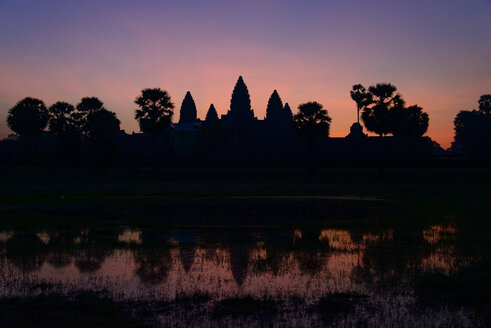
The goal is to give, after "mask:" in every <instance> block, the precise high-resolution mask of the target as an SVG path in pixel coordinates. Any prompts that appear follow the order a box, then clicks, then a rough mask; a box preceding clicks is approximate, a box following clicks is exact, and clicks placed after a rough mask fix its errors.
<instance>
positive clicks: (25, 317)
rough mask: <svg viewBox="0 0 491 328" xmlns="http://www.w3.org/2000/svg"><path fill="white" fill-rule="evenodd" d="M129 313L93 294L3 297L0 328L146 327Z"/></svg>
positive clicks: (108, 300)
mask: <svg viewBox="0 0 491 328" xmlns="http://www.w3.org/2000/svg"><path fill="white" fill-rule="evenodd" d="M128 312H129V311H128V310H127V309H125V308H124V307H123V306H122V305H121V304H118V303H115V302H113V301H112V300H111V299H109V298H107V297H104V296H99V295H96V294H92V293H85V294H80V295H77V296H74V297H67V296H61V295H57V294H52V295H40V296H32V297H23V298H17V297H16V298H3V299H0V327H12V328H15V327H23V328H25V327H37V328H38V327H39V328H44V327H49V328H56V327H60V328H61V327H122V328H130V327H131V328H133V327H147V325H146V324H144V323H142V322H141V321H138V320H136V319H135V318H133V317H131V316H130V315H129V314H128ZM148 327H149V326H148Z"/></svg>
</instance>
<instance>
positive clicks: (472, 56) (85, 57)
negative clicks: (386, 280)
mask: <svg viewBox="0 0 491 328" xmlns="http://www.w3.org/2000/svg"><path fill="white" fill-rule="evenodd" d="M239 75H242V76H243V77H244V80H245V82H246V84H247V86H248V88H249V92H250V93H251V100H252V105H253V108H254V111H255V114H256V116H257V117H258V118H260V119H262V118H263V117H264V115H265V111H266V104H267V101H268V98H269V96H270V95H271V93H272V91H273V90H274V89H277V90H278V92H279V94H280V96H281V98H282V100H283V102H289V103H290V105H291V107H292V109H294V112H295V111H296V107H297V106H298V105H299V104H300V103H302V102H306V101H310V100H316V101H318V102H320V103H322V104H323V105H324V106H325V107H326V108H327V109H328V111H329V115H330V116H331V117H332V118H333V123H332V127H331V136H345V135H346V134H347V133H348V132H349V127H350V125H351V124H352V123H353V122H354V120H355V119H356V110H355V105H354V103H353V102H352V101H351V99H350V96H349V91H350V89H351V86H352V85H353V84H355V83H362V84H364V85H365V86H369V85H372V84H375V83H377V82H391V83H393V84H395V85H396V86H397V87H398V89H399V91H400V93H401V94H402V95H403V97H404V98H405V100H406V101H407V103H408V104H409V105H411V104H418V105H419V106H422V107H423V108H424V109H425V110H426V111H427V112H428V113H429V114H430V128H429V131H428V135H429V136H431V137H432V138H433V139H435V140H436V141H438V142H439V143H440V144H441V145H442V146H443V147H448V146H449V145H450V143H451V141H452V138H453V118H454V117H455V115H456V114H457V113H458V111H459V110H462V109H472V108H476V107H477V100H478V99H479V97H480V96H481V95H482V94H487V93H491V1H490V0H468V1H462V0H424V1H420V0H413V1H397V0H390V1H389V0H387V1H379V0H372V1H366V0H344V1H327V0H302V1H299V0H295V1H290V0H281V1H280V0H271V1H266V0H263V1H246V0H244V1H242V2H238V1H230V0H228V1H225V0H223V1H218V0H213V1H207V0H196V1H191V0H173V1H170V0H169V1H166V0H160V1H157V0H141V1H134V0H131V1H130V0H97V1H89V0H84V1H78V0H42V1H41V0H0V137H2V138H3V137H5V136H7V134H8V133H10V131H9V129H8V127H7V126H6V123H5V119H6V115H7V111H8V109H9V108H11V107H12V106H13V105H15V103H16V102H17V101H19V100H20V99H21V98H23V97H25V96H33V97H37V98H40V99H43V100H44V101H45V102H46V104H47V105H50V104H52V103H54V102H55V101H57V100H64V101H68V102H71V103H73V104H76V103H77V102H78V101H79V100H80V98H82V97H84V96H97V97H99V98H100V99H101V100H102V101H104V103H105V104H106V107H107V108H108V109H110V110H112V111H115V112H116V113H117V115H118V117H119V119H120V120H121V123H122V128H123V129H125V130H126V131H127V132H131V131H138V130H139V129H138V125H137V123H136V121H135V120H134V119H133V115H134V110H135V108H136V106H135V105H134V104H133V100H134V98H135V97H136V96H137V95H138V93H139V92H140V90H141V89H142V88H146V87H160V88H163V89H166V90H167V91H169V93H170V95H171V97H172V99H173V101H174V103H175V104H176V114H177V115H176V116H175V119H174V120H175V121H177V119H178V112H179V107H180V104H181V102H182V99H183V98H184V95H185V93H186V91H187V90H190V91H191V93H192V95H193V97H194V100H195V101H196V105H197V107H198V116H199V117H200V118H204V116H205V115H206V111H207V109H208V107H209V105H210V103H214V104H215V107H216V108H217V111H218V113H219V114H224V113H226V111H227V109H228V106H229V105H230V96H231V93H232V89H233V87H234V84H235V82H236V80H237V78H238V76H239Z"/></svg>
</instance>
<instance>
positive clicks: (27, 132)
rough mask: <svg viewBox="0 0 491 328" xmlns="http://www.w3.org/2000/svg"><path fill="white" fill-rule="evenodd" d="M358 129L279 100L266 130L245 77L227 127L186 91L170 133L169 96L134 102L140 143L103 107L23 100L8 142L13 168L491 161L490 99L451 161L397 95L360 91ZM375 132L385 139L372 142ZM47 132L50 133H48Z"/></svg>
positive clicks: (424, 120)
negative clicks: (334, 127) (334, 133)
mask: <svg viewBox="0 0 491 328" xmlns="http://www.w3.org/2000/svg"><path fill="white" fill-rule="evenodd" d="M350 95H351V98H352V99H353V100H354V102H355V103H356V109H357V122H356V123H354V124H353V125H352V127H351V131H350V133H349V134H348V135H347V136H346V137H345V138H330V137H329V131H330V125H331V123H332V120H331V118H330V117H329V115H328V111H327V110H326V109H325V108H324V106H323V105H322V104H319V103H318V102H316V101H309V102H306V103H303V104H300V105H299V106H298V111H297V113H296V114H293V113H292V110H291V108H290V106H289V105H288V103H285V104H283V102H282V100H281V98H280V96H279V94H278V92H277V91H276V90H274V92H273V93H272V95H271V97H270V99H269V101H268V105H267V108H266V117H265V118H264V120H258V119H257V118H256V117H255V115H254V110H253V109H252V107H251V100H250V95H249V91H248V89H247V86H246V84H245V83H244V80H243V79H242V77H239V79H238V81H237V83H236V85H235V87H234V89H233V92H232V97H231V102H230V109H229V110H228V112H227V114H225V115H221V117H219V115H218V113H217V110H216V108H215V107H214V105H213V104H211V105H210V107H209V109H208V112H207V114H206V118H205V119H204V120H200V119H198V118H197V109H196V104H195V102H194V99H193V97H192V95H191V93H190V92H189V91H188V92H187V93H186V95H185V97H184V100H183V101H182V104H181V107H180V116H179V122H178V123H172V119H173V116H174V108H175V106H174V103H173V102H172V100H171V97H170V95H169V94H168V92H167V91H165V90H162V89H160V88H147V89H143V90H142V91H141V93H140V95H138V96H137V98H136V99H135V105H136V106H137V108H136V110H135V119H136V120H137V121H138V123H139V126H140V130H141V133H133V134H131V135H130V134H126V133H125V132H124V131H122V130H120V121H119V120H118V118H117V116H116V113H114V112H112V111H109V110H107V109H106V108H105V107H104V104H103V102H102V101H101V100H100V99H98V98H95V97H85V98H82V99H81V101H80V102H79V103H78V104H77V105H76V106H74V105H72V104H69V103H66V102H62V101H59V102H56V103H55V104H53V105H51V106H49V107H47V106H46V105H45V104H44V102H43V101H42V100H39V99H35V98H30V97H27V98H24V99H22V100H21V101H19V102H18V103H17V104H16V105H15V106H14V107H13V108H11V109H10V110H9V112H8V117H7V124H8V126H9V128H10V129H11V130H12V131H13V132H14V133H15V135H11V136H9V138H7V139H5V140H4V141H2V142H0V156H2V158H3V159H4V161H5V160H6V161H7V162H23V161H28V162H29V161H31V160H36V161H37V162H38V163H39V162H42V161H43V160H44V161H47V162H64V163H70V162H71V163H100V164H103V165H106V164H116V163H142V162H150V161H152V162H153V163H157V162H160V163H162V162H165V161H168V162H172V161H173V160H185V161H190V162H215V161H218V162H220V161H222V162H223V161H231V162H237V161H239V162H261V161H272V162H290V163H292V162H303V161H307V163H308V165H309V166H311V165H312V163H313V162H315V161H333V160H341V161H374V160H375V161H377V160H381V159H382V158H384V160H385V159H387V158H390V159H402V160H415V159H425V160H428V159H431V158H433V157H434V155H440V156H439V158H442V157H444V156H445V155H448V154H454V155H460V156H461V157H462V156H464V155H465V157H466V158H483V157H487V158H488V157H489V156H490V154H491V95H483V96H482V97H481V99H480V100H479V110H473V111H461V112H460V113H459V114H458V115H457V117H456V118H455V141H454V143H453V145H452V147H451V149H450V150H449V151H447V152H445V151H444V150H443V149H441V148H440V147H439V145H438V144H437V143H436V142H434V141H432V140H431V139H430V138H429V137H426V136H424V134H425V133H426V131H427V129H428V125H429V116H428V114H427V113H425V112H424V111H423V109H422V108H421V107H419V106H418V105H410V106H407V105H406V103H405V101H404V99H403V98H402V96H401V95H400V94H399V93H398V92H397V88H396V87H395V86H393V85H392V84H390V83H379V84H376V85H373V86H370V87H368V88H365V87H364V86H362V85H360V84H357V85H354V86H353V88H352V90H351V92H350ZM360 118H361V122H362V123H363V125H364V127H365V129H366V130H367V131H370V132H373V133H375V134H377V135H379V137H368V136H367V135H366V134H365V133H364V132H363V127H362V126H361V124H360ZM46 129H47V131H46Z"/></svg>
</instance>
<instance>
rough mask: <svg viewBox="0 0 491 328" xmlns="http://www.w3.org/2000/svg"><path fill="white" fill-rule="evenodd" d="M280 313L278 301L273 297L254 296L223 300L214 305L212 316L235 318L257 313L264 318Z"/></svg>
mask: <svg viewBox="0 0 491 328" xmlns="http://www.w3.org/2000/svg"><path fill="white" fill-rule="evenodd" d="M277 313H278V303H277V302H276V301H274V300H273V299H256V298H254V297H252V296H244V297H233V298H227V299H224V300H221V301H219V302H217V303H216V304H215V306H214V307H213V312H212V318H214V319H221V318H223V317H226V316H231V317H234V318H237V317H241V316H249V315H256V316H259V317H264V318H271V317H274V316H275V315H276V314H277Z"/></svg>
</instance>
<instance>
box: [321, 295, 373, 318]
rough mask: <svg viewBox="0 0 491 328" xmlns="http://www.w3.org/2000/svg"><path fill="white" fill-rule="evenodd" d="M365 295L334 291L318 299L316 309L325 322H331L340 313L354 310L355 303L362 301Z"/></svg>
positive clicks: (343, 313)
mask: <svg viewBox="0 0 491 328" xmlns="http://www.w3.org/2000/svg"><path fill="white" fill-rule="evenodd" d="M364 300H365V297H364V296H362V295H358V294H352V293H334V294H329V295H326V296H323V297H321V298H320V299H319V303H318V304H317V307H316V310H317V312H318V313H319V314H320V315H321V317H322V319H323V320H324V321H325V322H331V321H332V320H334V319H335V318H337V317H338V316H341V315H345V314H349V313H350V312H352V311H354V309H355V306H356V305H357V304H361V303H363V301H364Z"/></svg>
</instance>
